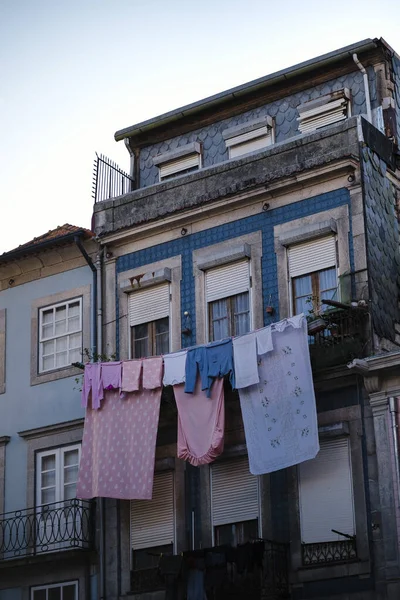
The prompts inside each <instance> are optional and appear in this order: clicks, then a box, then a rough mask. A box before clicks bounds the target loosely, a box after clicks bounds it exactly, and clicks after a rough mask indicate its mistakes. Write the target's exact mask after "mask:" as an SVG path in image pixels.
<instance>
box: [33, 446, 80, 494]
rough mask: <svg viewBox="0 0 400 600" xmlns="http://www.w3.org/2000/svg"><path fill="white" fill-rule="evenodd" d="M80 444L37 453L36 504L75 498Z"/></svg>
mask: <svg viewBox="0 0 400 600" xmlns="http://www.w3.org/2000/svg"><path fill="white" fill-rule="evenodd" d="M80 449H81V447H80V444H76V445H74V446H66V447H64V448H56V449H53V450H46V451H44V452H39V453H38V454H37V461H36V466H37V469H36V472H37V480H36V494H37V496H36V506H42V505H44V504H49V503H53V502H62V501H64V500H71V499H73V498H76V482H77V480H78V469H79V460H80Z"/></svg>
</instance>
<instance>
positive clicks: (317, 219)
mask: <svg viewBox="0 0 400 600" xmlns="http://www.w3.org/2000/svg"><path fill="white" fill-rule="evenodd" d="M349 232H350V217H349V209H348V206H347V205H346V206H339V207H337V208H332V209H330V210H326V211H322V212H318V213H314V214H313V215H310V216H308V217H302V218H300V219H295V220H293V221H288V222H286V223H282V224H281V225H276V226H275V227H274V247H275V254H276V262H277V277H278V295H279V317H280V318H281V319H284V318H287V317H290V316H291V308H292V290H291V286H290V277H289V266H288V248H290V246H291V245H293V244H298V243H301V242H307V241H311V240H314V239H317V238H318V237H323V236H326V235H329V234H335V235H336V237H337V253H338V264H337V268H338V276H340V275H343V274H345V273H349V272H350V249H349Z"/></svg>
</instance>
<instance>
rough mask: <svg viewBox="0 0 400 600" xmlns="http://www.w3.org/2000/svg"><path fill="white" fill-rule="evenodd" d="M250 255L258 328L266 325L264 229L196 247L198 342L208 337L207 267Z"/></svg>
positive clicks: (252, 298)
mask: <svg viewBox="0 0 400 600" xmlns="http://www.w3.org/2000/svg"><path fill="white" fill-rule="evenodd" d="M248 255H249V259H250V265H251V295H250V307H251V326H252V330H255V329H260V328H261V327H263V326H264V318H263V295H262V265H261V261H262V232H261V231H255V232H253V233H249V234H247V235H243V236H239V237H236V238H230V239H229V240H226V241H224V242H219V243H218V244H213V245H210V246H205V247H204V248H200V249H198V250H194V251H193V254H192V258H193V276H194V282H195V298H196V344H197V345H199V344H206V343H207V342H208V337H209V332H208V312H207V311H208V307H207V303H206V296H205V279H206V272H207V270H208V269H212V268H214V267H219V266H222V265H226V264H229V263H233V262H236V261H239V260H241V259H242V258H243V257H244V256H248Z"/></svg>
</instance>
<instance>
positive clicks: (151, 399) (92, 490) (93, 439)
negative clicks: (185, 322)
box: [78, 315, 319, 499]
mask: <svg viewBox="0 0 400 600" xmlns="http://www.w3.org/2000/svg"><path fill="white" fill-rule="evenodd" d="M226 375H229V378H230V381H231V384H232V387H233V388H236V389H238V390H239V398H240V406H241V411H242V417H243V424H244V431H245V437H246V445H247V450H248V456H249V465H250V472H251V473H252V474H253V475H260V474H263V473H269V472H271V471H275V470H278V469H283V468H285V467H288V466H292V465H294V464H297V463H299V462H302V461H304V460H308V459H310V458H314V457H315V455H316V454H317V452H318V450H319V443H318V428H317V417H316V406H315V396H314V389H313V380H312V372H311V364H310V357H309V352H308V335H307V323H306V319H305V317H304V315H297V316H296V317H292V318H291V319H284V320H282V321H280V322H278V323H274V324H273V325H270V326H268V327H264V328H261V329H259V330H256V331H252V332H250V333H247V334H244V335H241V336H237V337H234V338H228V339H225V340H222V341H218V342H212V343H210V344H206V345H200V346H194V347H192V348H189V349H184V350H180V351H178V352H173V353H170V354H166V355H163V356H157V357H149V358H143V359H133V360H127V361H113V362H105V363H89V364H87V365H86V366H85V375H84V382H83V389H82V403H83V405H84V406H85V407H86V409H87V412H86V419H85V429H84V440H83V446H82V460H81V464H82V469H81V470H82V477H81V472H80V478H79V482H78V488H79V493H80V494H84V495H81V496H80V497H82V498H89V497H94V496H96V495H98V496H105V497H113V498H131V499H148V498H151V494H152V485H153V474H154V459H155V443H156V435H157V428H158V418H159V409H160V401H161V391H162V385H172V386H173V389H174V395H175V401H176V406H177V410H178V422H177V428H178V435H177V456H178V458H181V459H183V460H187V461H188V462H190V463H191V464H192V465H194V466H199V465H202V464H207V463H211V462H212V461H214V460H215V459H216V458H217V457H218V456H219V455H220V454H221V453H222V452H223V449H224V433H225V403H224V388H223V377H224V376H226ZM90 400H91V403H90ZM150 406H151V409H150V410H148V409H149V407H150ZM143 457H145V458H146V460H145V459H144V458H143ZM139 474H140V476H139ZM128 475H129V476H128ZM132 479H133V483H132ZM116 480H117V481H116ZM81 482H82V486H81ZM90 494H91V495H90ZM127 494H128V495H127Z"/></svg>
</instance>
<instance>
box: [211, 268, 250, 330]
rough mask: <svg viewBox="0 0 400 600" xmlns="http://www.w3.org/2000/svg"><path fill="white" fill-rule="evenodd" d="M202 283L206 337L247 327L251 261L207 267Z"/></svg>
mask: <svg viewBox="0 0 400 600" xmlns="http://www.w3.org/2000/svg"><path fill="white" fill-rule="evenodd" d="M205 285H206V302H207V306H208V323H209V332H208V335H209V339H210V340H211V341H216V340H221V339H223V338H226V337H229V336H235V335H242V334H244V333H247V332H248V331H250V329H251V313H250V261H249V260H247V259H246V260H242V261H239V262H235V263H231V264H228V265H223V266H221V267H216V268H215V269H210V270H208V271H207V272H206V281H205Z"/></svg>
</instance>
